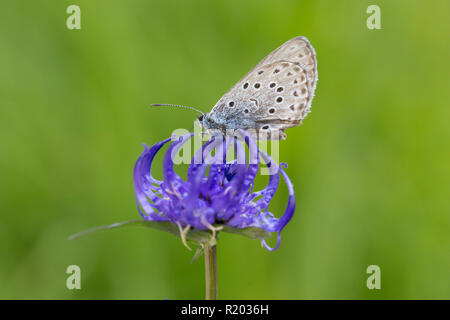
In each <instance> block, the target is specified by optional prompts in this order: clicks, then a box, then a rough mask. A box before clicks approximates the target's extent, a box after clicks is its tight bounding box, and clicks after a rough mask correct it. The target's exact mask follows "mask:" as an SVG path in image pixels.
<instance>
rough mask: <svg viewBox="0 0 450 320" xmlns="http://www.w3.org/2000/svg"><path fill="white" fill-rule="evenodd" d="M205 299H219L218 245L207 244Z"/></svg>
mask: <svg viewBox="0 0 450 320" xmlns="http://www.w3.org/2000/svg"><path fill="white" fill-rule="evenodd" d="M203 252H204V255H205V299H206V300H217V249H216V246H215V245H214V246H209V245H205V246H204V248H203Z"/></svg>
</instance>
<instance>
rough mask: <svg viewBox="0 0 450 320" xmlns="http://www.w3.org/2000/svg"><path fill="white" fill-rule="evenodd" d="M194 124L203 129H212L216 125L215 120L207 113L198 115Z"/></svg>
mask: <svg viewBox="0 0 450 320" xmlns="http://www.w3.org/2000/svg"><path fill="white" fill-rule="evenodd" d="M195 124H196V125H198V126H199V127H201V128H204V129H214V128H216V127H217V124H216V122H215V121H214V120H213V119H211V117H210V116H209V114H207V113H205V114H202V115H200V116H198V117H197V120H196V121H195Z"/></svg>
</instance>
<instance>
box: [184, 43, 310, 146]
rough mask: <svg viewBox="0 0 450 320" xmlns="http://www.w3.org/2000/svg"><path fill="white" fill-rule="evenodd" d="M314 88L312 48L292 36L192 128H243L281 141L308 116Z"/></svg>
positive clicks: (227, 130)
mask: <svg viewBox="0 0 450 320" xmlns="http://www.w3.org/2000/svg"><path fill="white" fill-rule="evenodd" d="M316 84H317V58H316V53H315V51H314V48H313V47H312V46H311V44H310V43H309V41H308V39H306V38H305V37H301V36H299V37H295V38H293V39H291V40H289V41H287V42H285V43H284V44H283V45H281V46H280V47H278V48H277V49H275V50H274V51H272V52H271V53H270V54H269V55H268V56H266V57H265V58H264V59H263V60H262V61H261V62H259V63H258V64H257V65H256V66H255V67H254V68H253V69H252V70H250V72H248V73H247V74H246V75H245V76H244V77H243V78H242V79H241V80H240V81H239V82H238V83H236V84H235V85H234V86H233V87H232V88H231V89H230V90H229V91H228V92H227V93H225V94H224V95H223V96H222V98H220V100H219V101H218V102H217V103H216V104H215V105H214V107H213V108H212V110H211V112H209V113H206V114H203V113H202V115H201V116H199V117H198V118H197V120H196V123H197V124H198V125H199V126H200V127H202V128H203V129H205V130H206V131H207V132H210V133H212V134H217V133H222V134H223V135H226V134H230V133H231V134H232V133H233V132H234V131H236V130H239V129H244V130H249V131H251V132H255V133H256V135H257V136H258V137H260V138H266V139H272V140H278V139H281V140H284V139H286V133H285V132H284V130H286V129H288V128H292V127H296V126H298V125H300V124H301V123H302V120H303V119H304V118H305V117H306V116H307V114H308V113H309V112H310V109H311V102H312V99H313V97H314V92H315V89H316ZM192 109H193V108H192Z"/></svg>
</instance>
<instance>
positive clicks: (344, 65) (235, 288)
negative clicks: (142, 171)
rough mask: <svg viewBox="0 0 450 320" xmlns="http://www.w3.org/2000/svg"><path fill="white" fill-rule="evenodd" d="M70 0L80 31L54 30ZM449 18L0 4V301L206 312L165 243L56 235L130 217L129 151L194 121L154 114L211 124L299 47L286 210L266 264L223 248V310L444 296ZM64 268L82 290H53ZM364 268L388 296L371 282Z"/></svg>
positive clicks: (411, 4)
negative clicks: (307, 83)
mask: <svg viewBox="0 0 450 320" xmlns="http://www.w3.org/2000/svg"><path fill="white" fill-rule="evenodd" d="M71 4H76V5H79V6H80V8H81V20H82V21H81V23H82V29H81V30H68V29H67V28H66V19H67V17H68V14H66V8H67V7H68V6H69V5H71ZM370 4H377V5H379V6H380V8H381V23H382V29H381V30H368V29H367V27H366V19H367V17H368V14H367V13H366V8H367V6H368V5H370ZM449 21H450V2H449V1H447V0H436V1H406V0H404V1H400V0H398V1H381V0H377V1H361V0H348V1H324V0H320V1H300V0H296V1H266V0H255V1H242V0H229V1H211V0H204V1H182V0H179V1H144V0H127V1H125V0H120V1H119V0H116V1H110V0H109V1H106V0H96V1H88V0H70V1H68V0H65V1H54V0H53V1H43V0H40V1H11V0H10V1H2V2H1V4H0V61H1V62H0V66H1V68H0V105H1V108H0V143H1V148H0V170H1V171H0V174H1V177H0V179H1V180H0V181H1V182H0V194H1V196H0V213H1V216H0V298H3V299H166V298H168V299H203V297H204V278H203V277H204V275H203V261H202V259H199V260H197V261H196V262H194V263H193V264H190V259H191V257H192V254H193V253H192V252H189V251H188V250H186V248H185V247H183V245H182V244H181V242H180V241H179V239H177V238H176V237H173V236H172V235H169V234H165V233H162V232H160V231H156V230H148V229H139V228H136V229H127V230H117V231H112V232H105V233H99V234H95V235H91V236H89V237H86V238H82V239H79V240H77V241H73V242H68V241H67V236H68V235H70V234H73V233H76V232H78V231H80V230H84V229H87V228H90V227H93V226H97V225H105V224H109V223H113V222H118V221H122V220H127V219H134V218H138V217H139V215H138V212H137V210H136V206H135V199H134V190H133V184H132V169H133V165H134V162H135V161H136V159H137V158H138V156H139V155H140V153H141V152H142V149H143V148H142V145H141V143H147V144H149V145H151V144H153V143H155V142H157V141H160V140H162V139H163V138H166V137H168V136H169V135H170V134H171V132H172V130H173V129H176V128H187V129H189V128H190V127H191V126H192V122H193V120H194V118H195V116H196V115H195V114H194V113H191V112H189V111H185V110H175V111H174V110H170V109H164V108H160V109H158V110H156V109H149V108H148V106H149V104H150V103H178V104H185V105H192V106H196V107H198V108H200V109H202V110H204V111H209V110H210V108H211V107H212V106H213V105H214V104H215V102H216V101H217V100H218V99H219V98H220V96H221V95H222V94H223V93H225V91H227V90H228V89H229V88H230V87H231V86H232V85H233V84H234V83H235V82H236V81H238V80H239V79H240V77H242V76H243V75H244V74H245V73H246V72H247V71H248V70H250V69H251V68H252V67H253V66H254V65H255V64H256V63H257V62H258V61H259V60H260V59H262V58H263V57H264V56H265V55H266V54H268V53H269V52H270V51H271V50H273V49H274V48H276V47H277V46H279V45H281V44H282V43H283V42H285V41H287V40H288V39H290V38H292V37H295V36H297V35H304V36H306V37H308V38H309V40H310V41H311V43H312V44H313V46H314V47H315V49H316V51H317V56H318V69H319V82H318V87H317V91H316V98H315V99H314V101H313V107H312V111H313V112H312V113H311V114H310V115H309V116H308V117H307V119H306V120H305V121H304V124H303V125H302V126H301V127H298V128H295V129H289V130H288V131H287V134H288V139H287V140H286V141H283V142H282V143H281V145H280V150H281V155H280V158H281V160H282V161H283V162H287V163H288V164H289V168H288V169H287V172H288V174H289V176H290V177H291V179H292V180H293V182H294V183H295V191H296V198H297V203H298V205H297V210H296V213H295V215H294V218H293V219H292V221H291V222H290V224H289V225H288V226H287V227H286V229H285V230H284V231H283V234H282V243H281V247H280V249H279V250H278V251H276V252H268V251H266V250H265V249H262V248H261V247H260V245H259V242H258V241H252V240H249V239H246V238H243V237H240V236H236V235H228V234H224V235H222V236H221V240H220V242H219V246H218V255H219V258H218V259H219V298H222V299H431V298H436V299H449V298H450V274H449V271H450V201H449V198H450V197H449V191H450V143H449V141H450V129H449V127H450V126H449V119H450V109H449V100H450V99H449V74H450V68H449V67H450V63H449V56H450V45H449V44H450V42H449V34H450V22H449ZM156 172H157V171H156ZM157 176H158V174H157ZM286 199H287V192H286V188H285V187H282V188H280V189H279V191H278V193H277V195H276V199H275V200H274V201H273V202H272V204H271V211H272V212H274V213H276V214H278V215H280V214H281V213H282V212H283V211H284V208H285V204H286ZM71 264H76V265H79V266H80V267H81V272H82V289H81V290H73V291H70V290H68V289H67V288H66V286H65V282H66V278H67V276H68V275H67V274H66V273H65V271H66V268H67V266H68V265H71ZM372 264H376V265H379V266H380V267H381V290H368V289H367V287H366V279H367V277H368V275H367V274H366V268H367V266H369V265H372Z"/></svg>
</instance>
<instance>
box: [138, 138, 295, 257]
mask: <svg viewBox="0 0 450 320" xmlns="http://www.w3.org/2000/svg"><path fill="white" fill-rule="evenodd" d="M240 134H241V137H242V138H243V139H242V140H243V141H245V145H246V146H247V147H248V150H249V156H248V161H247V157H246V152H245V151H246V150H245V145H243V144H241V143H240V142H239V141H238V140H237V138H236V137H234V138H233V137H228V136H227V137H224V136H216V137H213V138H211V139H210V140H209V141H207V142H206V143H205V144H203V146H202V147H201V148H200V149H199V150H197V152H196V154H195V155H194V157H193V158H192V160H191V163H190V165H189V168H188V172H187V177H186V179H182V178H181V177H180V176H179V175H178V174H177V173H175V171H174V162H173V155H175V154H176V153H177V152H178V151H179V150H180V148H181V147H182V146H183V145H184V144H185V143H186V142H188V141H189V140H190V139H191V138H192V136H193V134H186V135H183V136H181V137H179V138H178V139H171V138H168V139H166V140H163V141H161V142H159V143H156V144H155V145H153V146H152V147H151V148H148V147H147V146H145V148H144V151H143V153H142V154H141V156H140V157H139V159H138V160H137V162H136V165H135V167H134V177H133V178H134V187H135V193H136V201H137V206H138V210H139V212H140V214H141V215H142V217H143V218H144V219H145V220H147V221H156V222H159V221H169V222H171V223H173V224H176V225H177V226H178V227H179V228H180V231H181V232H182V234H183V232H188V231H189V230H190V229H191V230H193V229H197V230H208V229H210V230H212V232H213V234H215V232H216V231H217V230H220V229H221V228H222V227H224V226H227V227H231V228H234V229H245V228H250V227H254V228H261V229H263V230H265V231H267V232H277V233H278V238H277V245H276V246H275V248H270V247H269V246H268V245H267V244H266V242H265V240H264V238H262V239H261V241H262V244H263V245H264V246H265V247H266V248H267V249H268V250H271V251H272V250H276V249H277V248H278V247H279V245H280V240H281V238H280V232H281V230H283V228H284V227H285V226H286V224H287V223H288V222H289V220H290V219H291V218H292V215H293V214H294V210H295V197H294V190H293V185H292V183H291V181H290V180H289V178H288V176H287V174H286V173H285V172H284V170H283V167H285V164H282V165H280V166H277V164H275V163H274V161H273V160H272V159H271V157H270V156H269V155H268V154H266V153H264V152H263V151H261V150H259V149H258V147H257V145H256V142H255V141H254V139H253V138H252V137H251V136H250V135H248V134H246V132H244V131H241V132H240ZM169 142H171V144H170V145H169V147H168V150H167V151H166V153H165V156H164V160H163V180H157V179H155V178H153V176H152V174H151V167H152V162H153V160H154V158H155V156H156V154H157V153H158V152H159V151H160V150H161V148H162V147H163V146H164V145H166V144H168V143H169ZM232 145H234V151H235V154H236V158H235V159H232V160H231V161H227V156H226V155H227V151H228V149H229V148H230V147H231V146H232ZM213 150H215V155H212V151H213ZM260 156H261V158H262V159H263V160H264V163H265V165H266V166H267V167H269V168H272V169H275V170H272V174H271V175H270V176H269V181H268V183H267V185H266V187H265V188H264V189H262V190H260V191H253V186H254V180H255V178H256V175H257V173H258V170H259V162H260ZM247 162H248V163H247ZM280 174H281V176H282V177H283V179H284V180H285V182H286V184H287V187H288V190H289V200H288V204H287V208H286V211H285V213H284V214H283V215H282V216H281V217H280V218H276V217H275V216H274V215H273V214H272V213H271V212H269V211H268V210H267V209H268V206H269V203H270V201H271V200H272V198H273V196H274V194H275V191H276V190H277V188H278V184H279V180H280Z"/></svg>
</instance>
